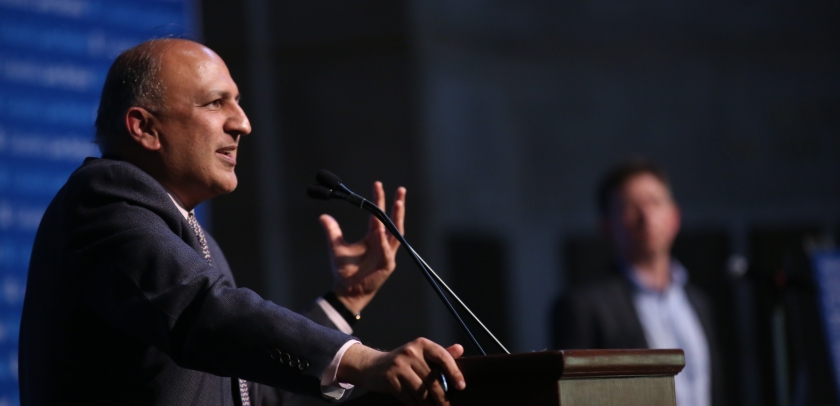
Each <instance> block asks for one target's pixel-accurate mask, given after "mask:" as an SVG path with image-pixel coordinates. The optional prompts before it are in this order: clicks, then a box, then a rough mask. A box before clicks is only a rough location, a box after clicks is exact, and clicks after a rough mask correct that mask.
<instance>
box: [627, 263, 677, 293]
mask: <svg viewBox="0 0 840 406" xmlns="http://www.w3.org/2000/svg"><path fill="white" fill-rule="evenodd" d="M670 267H671V269H670V272H671V284H670V285H668V289H672V288H680V289H681V288H683V287H684V286H685V284H686V283H688V271H686V269H685V267H684V266H683V264H682V263H680V261H678V260H677V259H676V258H674V257H671V261H670ZM619 268H620V269H621V272H622V274H624V276H625V277H626V278H627V279H628V280H629V281H630V283H631V284H632V285H633V287H634V288H636V290H638V291H642V292H647V293H659V292H657V291H656V290H654V289H651V288H649V287H647V286H645V285H643V284H642V282H641V280H639V278H638V276H636V271H635V267H634V266H633V265H632V264H627V263H625V264H622V265H620V266H619Z"/></svg>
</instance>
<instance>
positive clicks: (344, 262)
mask: <svg viewBox="0 0 840 406" xmlns="http://www.w3.org/2000/svg"><path fill="white" fill-rule="evenodd" d="M405 194H406V190H405V188H403V187H399V188H397V192H396V193H395V194H394V206H393V208H392V210H391V219H392V220H393V221H394V224H395V225H396V226H397V229H398V230H399V231H400V233H404V224H405ZM373 195H374V198H373V201H374V202H376V205H377V206H379V208H381V209H383V210H384V209H385V190H384V189H383V187H382V183H381V182H375V183H374V184H373ZM320 221H321V226H323V228H324V232H325V233H326V235H327V243H328V245H329V248H330V256H331V258H332V264H333V274H334V277H335V286H334V288H333V291H334V292H335V294H336V296H338V298H339V300H341V302H342V303H344V305H345V306H347V308H348V309H349V310H350V311H351V312H353V313H360V312H361V311H362V309H363V308H364V307H365V306H367V304H368V303H369V302H370V301H371V299H373V296H374V295H376V292H377V291H378V290H379V288H380V287H381V286H382V284H383V283H385V281H386V280H387V279H388V277H389V276H391V273H392V272H394V268H396V266H397V263H396V255H397V250H398V249H399V247H400V243H399V241H397V239H396V237H394V236H393V235H391V233H390V232H388V231H387V230H386V229H385V225H383V224H382V223H381V222H380V221H379V220H378V219H376V218H375V217H373V216H371V218H370V225H369V227H368V232H367V235H366V236H365V237H364V238H363V239H362V240H360V241H357V242H355V243H348V242H347V241H345V240H344V234H343V233H342V231H341V227H340V226H339V225H338V222H337V221H335V219H334V218H333V217H332V216H330V215H328V214H323V215H321V217H320Z"/></svg>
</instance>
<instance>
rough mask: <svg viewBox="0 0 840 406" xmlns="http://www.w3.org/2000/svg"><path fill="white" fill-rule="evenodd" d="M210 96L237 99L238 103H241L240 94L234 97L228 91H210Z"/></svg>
mask: <svg viewBox="0 0 840 406" xmlns="http://www.w3.org/2000/svg"><path fill="white" fill-rule="evenodd" d="M210 96H212V97H220V98H223V99H227V98H234V99H236V101H239V99H240V97H241V96H240V95H239V94H238V93H237V94H236V96H233V94H232V93H231V92H229V91H227V90H211V91H210Z"/></svg>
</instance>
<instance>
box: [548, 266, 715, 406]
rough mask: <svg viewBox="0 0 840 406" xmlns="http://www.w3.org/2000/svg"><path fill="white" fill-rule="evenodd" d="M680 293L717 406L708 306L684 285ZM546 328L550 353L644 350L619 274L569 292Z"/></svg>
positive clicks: (628, 290)
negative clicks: (692, 316)
mask: <svg viewBox="0 0 840 406" xmlns="http://www.w3.org/2000/svg"><path fill="white" fill-rule="evenodd" d="M685 293H686V296H687V297H688V301H689V302H690V303H691V306H692V307H693V308H694V311H695V312H697V316H698V318H699V319H700V324H701V325H702V327H703V332H704V333H705V334H706V341H707V342H708V344H709V358H710V362H711V371H712V404H713V405H714V406H721V405H723V404H724V399H723V371H722V368H723V366H722V365H721V362H722V360H721V354H720V348H719V347H718V344H717V340H716V338H715V337H716V335H715V327H714V318H713V313H712V311H713V310H712V306H711V303H710V302H709V300H708V298H707V297H706V295H705V294H704V293H703V292H701V291H700V290H699V289H697V288H695V287H694V286H692V285H690V284H688V285H686V286H685ZM551 324H552V325H551V341H552V348H556V349H564V350H565V349H625V348H649V345H648V343H647V339H646V338H645V333H644V330H643V328H642V324H641V322H640V321H639V316H638V315H637V314H636V307H635V305H634V304H633V286H632V285H631V282H630V281H629V280H627V278H625V277H624V276H621V275H614V276H611V277H609V278H606V279H604V280H601V281H597V282H594V281H593V282H591V283H587V284H584V285H582V286H580V287H576V288H573V289H571V290H570V291H569V292H568V293H567V294H566V295H564V296H562V297H561V298H560V299H559V300H558V301H557V302H556V303H555V306H554V311H553V313H552V323H551Z"/></svg>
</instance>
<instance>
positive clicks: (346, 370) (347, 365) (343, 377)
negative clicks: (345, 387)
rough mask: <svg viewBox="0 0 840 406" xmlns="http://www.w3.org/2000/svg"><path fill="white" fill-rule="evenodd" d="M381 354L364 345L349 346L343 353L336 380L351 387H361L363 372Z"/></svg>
mask: <svg viewBox="0 0 840 406" xmlns="http://www.w3.org/2000/svg"><path fill="white" fill-rule="evenodd" d="M380 353H381V352H380V351H377V350H374V349H373V348H370V347H368V346H366V345H364V344H361V343H359V344H358V345H351V346H350V347H349V348H347V351H345V352H344V356H343V357H341V361H340V362H339V364H338V370H337V371H336V380H337V381H339V382H346V383H350V384H353V385H362V384H363V383H364V382H363V376H364V371H365V370H366V369H367V368H368V366H369V365H370V364H371V363H372V362H373V361H372V360H373V359H374V358H375V357H376V356H377V355H379V354H380Z"/></svg>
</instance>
